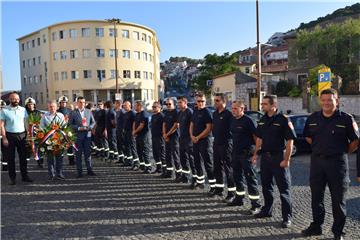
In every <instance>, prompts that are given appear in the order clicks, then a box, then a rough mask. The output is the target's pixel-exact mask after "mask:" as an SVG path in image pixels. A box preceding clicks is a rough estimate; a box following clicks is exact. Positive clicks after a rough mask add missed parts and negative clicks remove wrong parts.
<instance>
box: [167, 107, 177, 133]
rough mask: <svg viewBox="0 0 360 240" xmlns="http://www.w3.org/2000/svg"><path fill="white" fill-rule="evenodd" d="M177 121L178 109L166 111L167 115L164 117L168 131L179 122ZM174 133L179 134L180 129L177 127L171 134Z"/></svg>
mask: <svg viewBox="0 0 360 240" xmlns="http://www.w3.org/2000/svg"><path fill="white" fill-rule="evenodd" d="M177 121H178V111H177V110H176V109H174V110H172V111H170V110H167V111H166V112H165V117H164V123H165V130H166V132H169V131H170V129H171V128H172V127H173V126H174V124H175V123H177ZM173 135H179V131H178V129H176V131H175V132H174V133H173V134H172V135H171V136H173Z"/></svg>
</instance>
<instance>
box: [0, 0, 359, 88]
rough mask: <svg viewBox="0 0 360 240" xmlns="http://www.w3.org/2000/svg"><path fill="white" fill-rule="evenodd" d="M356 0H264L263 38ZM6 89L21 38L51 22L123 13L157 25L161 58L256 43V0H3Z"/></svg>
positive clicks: (15, 80) (14, 73) (16, 71)
mask: <svg viewBox="0 0 360 240" xmlns="http://www.w3.org/2000/svg"><path fill="white" fill-rule="evenodd" d="M354 2H355V1H329V2H325V1H319V2H311V1H305V2H292V1H291V2H290V1H289V2H286V1H279V2H275V1H261V3H260V31H261V33H260V36H261V41H262V42H266V41H267V39H268V38H269V37H270V36H271V35H272V34H273V33H275V32H282V31H287V30H290V29H293V28H296V27H298V26H299V25H300V23H301V22H309V21H311V20H315V19H317V18H318V17H320V16H325V15H326V14H329V13H331V12H333V11H334V10H336V9H338V8H342V7H345V6H348V5H351V4H353V3H354ZM1 17H2V18H1V25H2V26H1V29H2V31H1V36H2V38H1V40H2V63H3V80H4V90H18V89H20V87H21V86H20V79H21V78H20V63H19V52H18V51H19V50H18V43H17V41H16V39H17V38H18V37H21V36H23V35H26V34H28V33H30V32H33V31H35V30H38V29H41V28H43V27H46V26H48V25H51V24H54V23H57V22H63V21H70V20H81V19H106V18H113V17H116V18H120V19H122V20H123V21H127V22H134V23H138V24H142V25H146V26H148V27H151V28H153V29H154V30H155V31H156V32H157V34H158V38H159V42H160V46H161V55H160V56H161V61H165V60H166V59H168V58H169V57H171V56H187V57H192V58H202V57H204V56H205V55H206V54H208V53H218V54H222V53H224V52H230V53H232V52H235V51H237V50H241V49H244V48H247V47H249V46H254V45H255V43H256V32H255V31H256V29H255V27H256V25H255V24H256V22H255V1H251V2H250V1H239V2H234V1H231V2H204V1H201V2H191V1H186V2H181V1H177V2H116V1H113V2H30V1H26V2H10V1H9V2H2V3H1Z"/></svg>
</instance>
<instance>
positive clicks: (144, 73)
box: [143, 71, 148, 79]
mask: <svg viewBox="0 0 360 240" xmlns="http://www.w3.org/2000/svg"><path fill="white" fill-rule="evenodd" d="M143 76H144V79H148V72H146V71H144V72H143Z"/></svg>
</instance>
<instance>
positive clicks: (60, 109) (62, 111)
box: [57, 108, 71, 116]
mask: <svg viewBox="0 0 360 240" xmlns="http://www.w3.org/2000/svg"><path fill="white" fill-rule="evenodd" d="M57 112H59V113H62V114H63V115H64V116H69V115H70V113H71V110H70V109H69V108H59V109H58V110H57Z"/></svg>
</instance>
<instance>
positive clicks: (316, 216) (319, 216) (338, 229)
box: [310, 154, 350, 235]
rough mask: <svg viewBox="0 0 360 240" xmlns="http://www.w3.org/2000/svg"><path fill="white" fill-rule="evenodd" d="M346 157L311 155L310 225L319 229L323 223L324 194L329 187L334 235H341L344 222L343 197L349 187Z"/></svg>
mask: <svg viewBox="0 0 360 240" xmlns="http://www.w3.org/2000/svg"><path fill="white" fill-rule="evenodd" d="M348 169H349V168H348V157H347V155H346V154H339V155H332V156H324V155H316V154H312V155H311V165H310V189H311V195H312V201H311V207H312V211H313V220H314V222H313V223H312V225H315V226H316V227H321V225H322V224H323V223H324V218H325V208H324V192H325V188H326V184H327V185H328V186H329V190H330V195H331V201H332V212H333V216H334V223H333V226H332V231H333V233H334V234H335V235H340V234H343V229H344V225H345V220H346V202H345V196H346V192H347V190H348V187H349V181H350V180H349V172H348Z"/></svg>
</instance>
